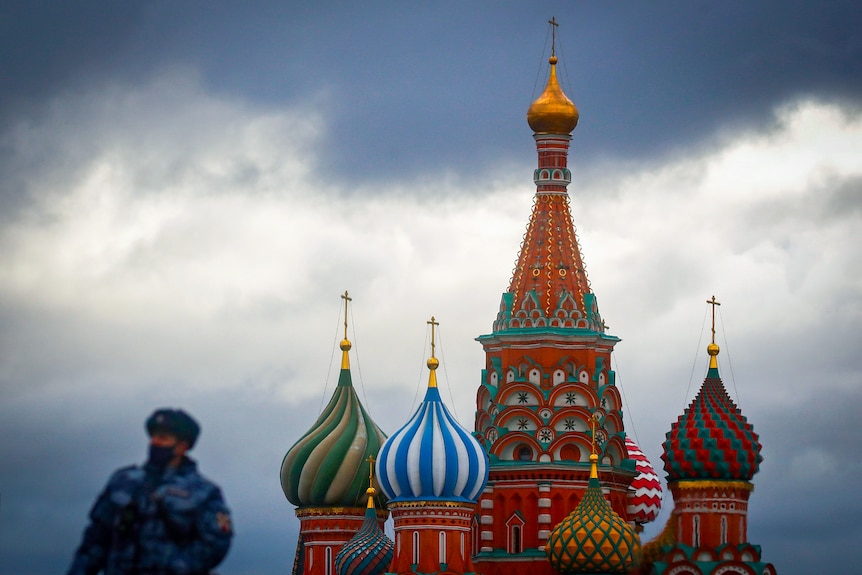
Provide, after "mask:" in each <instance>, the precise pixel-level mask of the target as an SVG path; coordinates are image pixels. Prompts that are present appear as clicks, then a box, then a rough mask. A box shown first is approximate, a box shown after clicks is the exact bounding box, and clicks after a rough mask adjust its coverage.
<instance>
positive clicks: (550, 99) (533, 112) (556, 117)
mask: <svg viewBox="0 0 862 575" xmlns="http://www.w3.org/2000/svg"><path fill="white" fill-rule="evenodd" d="M548 24H550V26H551V57H550V58H549V59H548V63H550V65H551V71H550V73H549V75H548V83H547V85H546V86H545V91H544V92H542V94H541V95H540V96H539V97H538V98H537V99H536V100H535V101H534V102H533V103H532V104H531V105H530V108H529V110H527V123H528V124H529V125H530V127H531V128H532V129H533V132H535V133H537V134H571V133H572V130H574V129H575V126H577V125H578V118H579V114H578V108H577V107H576V106H575V105H574V104H573V103H572V101H571V100H569V98H568V97H567V96H566V94H565V93H564V92H563V90H562V88H560V85H559V83H558V82H557V27H558V26H559V24H558V23H557V19H556V18H551V19H550V20H548Z"/></svg>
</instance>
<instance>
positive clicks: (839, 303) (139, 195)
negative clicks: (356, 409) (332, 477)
mask: <svg viewBox="0 0 862 575" xmlns="http://www.w3.org/2000/svg"><path fill="white" fill-rule="evenodd" d="M777 114H778V115H777V123H776V126H775V128H774V129H773V130H771V131H770V132H769V133H766V134H756V133H743V134H738V135H736V136H734V137H728V138H727V140H726V142H725V143H724V144H723V146H721V147H719V148H718V149H713V150H710V151H709V152H704V153H700V154H695V155H694V156H693V157H680V158H670V159H668V160H667V161H666V162H665V163H664V164H662V165H657V166H648V167H642V168H640V169H638V170H637V171H635V172H634V173H632V172H631V171H628V170H627V169H623V168H616V169H615V168H614V166H612V165H609V166H607V168H608V170H607V171H603V173H602V174H601V175H595V176H589V175H588V176H587V177H585V178H584V179H583V180H582V181H580V182H576V183H575V184H573V185H572V192H573V194H572V196H573V199H572V206H573V209H572V211H573V215H574V219H575V223H576V225H577V226H578V228H579V230H580V234H581V239H582V242H583V248H584V254H585V259H586V262H587V266H588V270H589V272H590V274H591V278H592V285H593V288H594V290H595V291H596V293H597V295H598V298H599V302H600V304H601V306H602V312H603V315H604V316H605V317H606V318H607V321H608V323H609V324H610V326H611V332H612V333H614V334H615V335H618V336H620V337H622V338H623V340H624V341H623V343H621V344H620V345H619V346H618V351H617V354H616V355H617V360H618V366H617V369H618V371H619V374H620V379H621V382H622V385H623V386H624V389H625V395H626V398H627V402H628V403H629V405H627V406H626V411H627V413H626V416H627V418H634V422H635V425H636V426H637V430H638V440H639V441H640V443H641V447H642V448H643V449H644V451H645V452H646V453H647V454H648V456H649V457H650V458H651V460H652V461H653V464H654V465H655V466H656V468H657V469H660V466H661V462H660V460H659V457H658V455H659V452H658V449H659V444H660V442H661V440H662V439H663V433H664V431H666V430H667V429H668V428H669V426H670V423H671V422H672V421H673V420H675V418H676V416H677V415H678V414H679V412H680V411H681V409H682V408H683V407H684V403H685V401H686V399H685V394H686V387H687V386H688V385H689V383H690V382H689V380H690V373H691V365H692V361H693V356H696V357H697V361H699V362H705V359H706V355H705V353H704V351H703V347H704V346H705V343H706V342H705V341H703V345H701V347H700V349H695V347H696V346H697V343H698V342H697V338H698V337H699V336H700V334H702V325H701V322H702V320H703V317H704V315H703V314H704V307H705V303H704V300H705V299H706V298H708V297H709V296H710V295H712V294H715V295H716V296H717V297H718V299H719V300H720V301H722V302H723V303H724V305H723V307H722V316H721V317H722V319H723V320H726V322H727V323H726V325H727V328H728V330H727V336H726V338H727V340H728V341H729V342H730V345H729V346H725V343H724V340H720V341H719V343H720V344H721V345H722V346H723V353H722V356H721V358H722V360H723V361H726V360H727V359H728V358H729V357H732V358H733V370H734V371H735V376H737V377H739V378H740V380H739V383H738V387H739V391H740V393H741V394H742V396H743V399H745V401H744V402H743V403H742V408H743V410H744V412H745V413H746V414H747V415H748V416H749V418H750V420H751V421H752V422H753V424H754V426H755V429H758V419H757V418H758V416H761V415H765V414H766V413H770V412H769V411H768V410H767V406H770V405H773V404H774V402H775V401H782V402H786V403H787V405H788V407H789V408H793V406H794V405H798V403H799V402H805V401H809V398H810V397H812V396H813V395H815V394H816V393H820V392H822V390H823V388H829V386H842V387H843V386H847V385H849V383H848V382H851V383H852V382H855V381H858V376H859V373H860V366H859V362H858V360H857V359H856V356H855V354H851V353H850V352H846V353H845V352H843V351H842V349H844V348H847V349H849V346H846V345H845V344H844V343H843V342H844V340H845V339H846V338H848V337H855V340H856V341H858V336H859V330H858V327H857V326H858V325H859V319H860V315H862V297H860V296H862V282H860V270H862V265H860V264H862V261H860V257H862V256H860V255H859V254H860V252H859V250H858V249H856V248H855V240H856V236H857V235H858V230H859V229H862V228H860V218H862V211H860V210H859V208H858V205H859V200H858V194H857V193H856V191H855V190H858V186H859V181H860V180H859V178H860V172H862V168H860V166H859V164H858V160H857V161H854V159H856V158H854V153H853V151H854V150H858V149H860V146H862V122H860V120H859V119H858V118H853V117H851V116H848V115H845V114H843V113H842V111H841V110H840V109H839V108H837V107H835V106H833V105H826V104H822V103H818V102H801V103H798V104H797V105H795V106H792V107H787V108H784V109H782V110H780V111H778V113H777ZM325 117H326V110H322V109H316V108H314V107H313V106H309V107H305V108H303V109H297V110H288V111H272V110H259V109H255V108H251V107H249V106H247V105H245V104H242V103H240V102H235V101H229V100H224V99H219V98H216V97H214V96H211V95H207V94H205V93H204V92H203V91H202V89H201V88H200V86H199V85H198V83H197V81H196V80H195V78H193V77H192V78H189V77H187V76H184V75H183V74H181V73H179V72H175V73H174V74H172V75H170V76H168V77H167V78H166V79H164V80H162V81H160V82H157V83H155V84H153V85H150V86H145V87H144V88H143V89H142V90H140V91H138V92H125V91H123V89H122V88H120V87H116V88H114V89H111V90H108V91H106V92H104V93H99V94H86V95H81V96H80V97H77V98H72V99H71V100H67V101H63V100H58V101H57V103H56V104H55V106H54V108H53V109H52V110H51V113H50V114H48V115H47V116H46V118H45V119H43V120H42V121H41V122H39V123H36V124H28V125H25V124H21V125H19V126H17V127H15V129H14V130H13V131H11V132H9V133H7V134H6V136H4V142H5V143H6V145H7V146H11V148H12V149H14V150H15V152H14V159H13V161H12V162H11V164H10V165H11V166H12V167H13V168H15V170H16V171H15V172H14V174H12V175H11V178H12V179H13V180H14V181H20V182H27V185H26V190H27V193H28V194H30V196H31V197H32V198H33V199H32V203H31V204H30V206H29V209H28V210H27V211H26V212H24V213H23V214H22V215H21V216H20V217H17V218H15V219H13V220H8V221H5V222H4V223H3V224H2V226H3V227H2V228H0V313H2V315H3V316H5V317H8V318H11V321H10V322H7V325H8V326H12V327H10V328H9V329H7V330H5V331H4V332H2V333H0V341H2V348H3V350H2V351H0V354H2V355H0V359H2V363H0V365H2V367H0V380H2V384H3V388H4V390H6V391H5V392H4V393H10V394H11V396H12V397H16V398H17V399H16V405H17V406H19V407H21V408H23V409H24V410H25V411H26V410H27V409H35V408H36V407H35V406H40V409H45V408H46V405H47V406H48V409H49V411H51V412H54V411H56V412H61V411H62V409H63V408H64V407H66V406H69V405H75V406H77V409H80V410H82V411H83V412H85V413H91V412H93V408H92V407H90V406H88V404H91V403H94V402H101V401H104V402H106V403H108V404H111V405H116V406H117V410H118V412H122V413H123V414H124V415H126V416H130V417H131V416H138V414H140V413H146V412H147V411H148V410H149V409H150V408H152V407H154V405H155V404H171V403H183V402H192V403H193V404H194V405H196V406H198V412H199V413H204V414H208V416H209V417H210V418H214V417H215V418H217V417H219V415H218V414H222V413H230V417H229V419H230V421H231V422H233V423H234V424H235V425H238V426H239V427H240V428H242V427H243V426H242V424H239V423H238V422H240V421H249V422H250V423H248V427H249V428H250V429H254V430H255V433H256V434H257V435H255V437H254V440H253V441H251V442H250V443H251V444H252V446H251V449H252V450H253V453H254V454H255V455H249V454H245V455H244V457H245V458H249V459H252V460H253V461H254V462H255V463H259V462H260V461H261V460H262V459H265V458H266V457H270V456H271V457H272V459H273V462H272V463H273V469H275V467H276V466H277V464H278V461H279V460H280V457H281V455H280V454H281V453H283V452H284V451H286V450H287V448H288V447H290V445H291V444H292V443H293V441H294V440H295V439H297V438H298V437H299V436H300V434H301V433H302V432H303V431H304V430H305V429H306V427H307V426H308V425H310V423H311V421H312V420H313V419H314V416H315V414H316V410H317V409H318V406H319V403H320V400H321V394H322V393H323V391H322V388H323V384H324V383H325V382H326V381H327V377H329V389H330V390H331V388H332V385H333V383H334V382H333V380H332V376H331V375H329V376H328V375H327V369H328V368H329V367H330V354H331V353H332V352H333V350H334V344H333V341H337V340H338V339H340V337H341V333H340V330H341V323H340V322H341V320H340V316H339V314H340V310H341V305H342V302H341V300H340V299H339V298H338V296H339V294H341V293H342V292H343V291H344V290H345V289H349V290H350V291H351V294H352V295H353V296H354V298H355V299H354V303H353V308H352V325H351V329H350V334H349V335H350V337H351V338H352V339H354V343H355V345H356V347H355V353H354V354H353V361H354V366H357V364H358V365H359V366H360V367H361V379H362V385H363V388H364V389H367V391H368V392H369V396H370V398H371V401H369V406H368V407H369V408H370V410H371V412H372V414H373V416H374V417H375V418H376V419H377V420H378V423H380V424H381V426H383V427H384V429H386V430H387V431H389V432H392V431H394V427H395V426H397V425H399V424H400V423H402V422H403V421H406V419H407V416H408V412H409V410H410V409H411V407H410V403H411V401H413V399H414V396H415V391H416V389H417V387H418V388H421V387H422V386H423V385H424V383H425V381H427V380H426V379H425V377H426V375H425V372H424V369H423V366H424V359H425V356H426V355H427V351H428V350H427V348H426V347H425V346H426V344H425V343H423V342H424V341H425V337H426V332H425V329H426V325H425V321H426V320H427V319H428V318H429V317H430V316H431V315H435V316H436V317H437V319H438V320H439V321H440V322H441V337H442V341H441V343H442V351H443V360H444V362H445V364H444V365H445V371H444V372H443V381H442V385H443V387H444V397H446V398H447V400H448V389H449V387H451V390H452V394H453V396H454V405H453V406H452V407H454V408H455V410H456V412H457V414H458V416H459V418H460V420H461V422H462V423H463V424H464V425H465V426H467V427H470V426H471V425H472V414H473V409H474V405H473V401H474V398H475V391H476V388H477V385H478V382H479V371H480V369H481V367H482V364H483V360H482V352H481V347H480V346H479V344H478V343H476V342H474V341H473V338H474V337H476V336H477V335H479V334H481V333H485V332H486V331H487V330H488V329H490V326H491V322H492V321H493V319H494V316H495V314H496V310H497V305H498V302H499V297H500V293H501V292H502V291H503V290H504V289H505V288H506V286H507V283H508V280H509V277H510V273H511V268H512V266H513V263H514V261H515V256H516V252H517V249H518V246H519V244H520V239H521V235H522V233H523V230H524V226H525V224H526V222H527V219H528V216H529V210H530V205H531V204H530V202H531V196H532V189H531V185H530V182H529V177H530V173H529V172H526V173H521V172H520V171H514V170H512V169H511V168H508V167H501V168H499V169H498V170H497V171H496V172H495V173H494V176H493V178H492V177H491V176H490V175H489V176H488V179H487V182H486V181H485V180H476V179H474V177H472V176H471V178H466V177H459V176H458V175H452V174H444V175H441V177H440V179H439V180H434V179H433V178H431V179H429V177H428V176H426V179H424V180H423V181H421V182H416V181H399V180H398V179H397V178H393V180H392V181H391V182H389V183H388V184H386V185H385V186H383V187H382V188H379V189H375V190H373V191H371V192H370V191H369V190H366V189H362V187H361V186H360V185H357V186H356V189H347V188H341V187H340V185H338V184H336V183H335V182H334V181H333V180H331V179H329V178H327V177H326V175H325V169H326V150H325V149H324V148H323V146H322V145H321V142H322V141H323V140H324V137H325V135H326V130H327V129H328V127H327V126H326V124H325V122H324V121H323V120H322V118H325ZM46 150H49V151H51V154H50V157H43V154H44V152H45V151H46ZM37 158H38V161H37ZM477 181H481V182H482V183H483V184H484V185H485V186H486V188H485V189H484V190H483V191H482V192H481V193H478V194H477V193H470V194H464V193H460V192H461V190H459V186H463V185H468V184H469V185H475V182H477ZM465 182H466V183H468V184H465ZM853 186H857V187H856V188H853ZM842 190H843V191H842ZM841 194H843V195H841ZM839 196H840V197H839ZM836 206H845V207H844V208H843V209H838V208H836ZM830 334H833V336H832V337H830ZM731 352H732V355H731ZM824 357H826V358H829V361H828V362H827V363H829V364H831V365H828V366H827V365H824V359H823V358H824ZM360 360H361V362H360ZM790 361H792V362H793V364H792V365H788V362H790ZM836 363H837V364H840V365H836ZM336 365H337V362H336ZM725 365H727V364H725ZM825 367H832V368H839V369H843V370H844V372H845V373H846V374H848V375H847V376H846V377H845V378H843V379H842V378H835V379H830V378H824V379H820V380H818V382H817V389H816V390H814V389H812V387H811V377H812V376H814V375H815V374H817V373H818V372H819V371H820V370H822V369H824V368H825ZM722 373H723V374H724V376H725V380H726V382H728V387H729V388H730V389H731V391H732V392H733V386H732V385H731V383H730V382H729V381H728V380H729V379H730V377H729V376H730V375H731V374H730V373H729V369H726V368H725V367H724V366H723V367H722ZM354 378H355V379H357V380H358V379H359V374H358V373H355V374H354ZM701 378H702V371H698V370H696V371H695V372H694V376H693V380H694V381H693V383H692V384H691V385H692V389H690V390H689V391H688V398H689V399H690V398H691V396H692V395H693V393H694V392H695V391H696V388H697V386H698V385H699V381H700V379H701ZM447 379H448V383H449V387H447V386H446V380H447ZM788 391H789V392H791V394H790V395H788ZM327 393H329V392H327ZM383 394H386V395H385V399H383V398H384V395H383ZM238 398H241V400H240V399H238ZM374 398H378V399H377V401H382V402H384V404H385V407H386V409H376V408H375V405H374ZM126 401H128V403H124V402H126ZM749 402H750V403H749ZM301 406H308V409H305V410H303V409H298V408H299V407H301ZM392 406H400V407H395V408H394V409H393V408H392ZM262 412H265V414H263V415H262ZM280 412H285V413H287V412H289V413H290V414H291V418H290V420H289V421H285V422H284V424H283V425H282V426H281V427H280V428H279V429H277V430H272V432H271V433H270V434H267V429H264V428H263V427H262V425H263V424H262V423H261V422H276V421H280V419H279V417H278V414H279V413H280ZM7 415H8V414H7ZM17 417H20V418H21V421H24V420H26V417H27V414H26V413H19V414H17ZM118 417H119V416H118ZM252 422H253V423H252ZM59 425H69V426H74V425H75V423H74V422H69V421H60V422H59ZM91 425H92V424H91ZM136 425H137V424H136ZM206 426H207V421H204V427H205V429H206ZM56 431H57V432H58V433H63V430H62V429H58V430H56ZM237 433H238V434H239V437H240V438H242V437H243V435H242V433H243V432H242V430H241V429H239V430H237ZM215 437H217V438H218V439H219V440H220V441H228V440H229V441H231V444H232V445H233V444H234V443H236V441H237V439H236V438H235V437H232V436H230V435H229V434H225V432H224V431H219V432H216V435H215ZM788 437H792V435H791V434H789V433H788ZM788 437H783V438H779V439H778V441H780V442H781V443H780V444H778V445H775V446H773V447H772V449H773V450H774V451H775V452H779V453H781V452H783V451H786V450H788V449H790V448H789V447H788V446H787V445H786V444H787V443H788V442H789V441H791V439H788ZM767 440H776V439H775V438H774V437H769V438H764V441H765V442H766V441H767ZM239 443H240V444H243V442H242V441H241V440H240V441H239ZM815 448H816V447H815ZM767 464H768V463H767ZM229 467H230V465H229V464H225V467H224V468H221V469H218V470H216V471H214V472H213V475H214V476H216V477H218V475H219V474H220V473H224V474H225V475H226V476H227V479H226V481H227V482H228V483H230V484H236V485H239V484H241V479H240V477H239V476H238V475H237V474H238V473H239V472H235V471H232V470H230V469H228V468H229ZM271 479H272V481H273V485H275V483H274V482H275V481H276V479H275V473H274V472H273V475H272V478H271ZM96 481H101V478H98V479H96ZM762 491H765V493H764V494H763V495H762V494H761V493H762ZM768 492H769V488H768V486H767V487H765V488H764V489H762V490H761V489H759V490H758V493H757V497H761V496H763V497H768V495H767V494H768ZM242 497H243V499H242V501H243V502H245V503H247V504H248V505H252V506H254V505H258V506H261V507H263V506H264V505H265V502H263V501H258V500H256V499H254V496H253V495H249V494H243V496H242ZM286 517H287V514H286ZM285 520H286V521H287V520H288V519H285ZM765 551H766V553H767V556H769V552H770V550H769V549H765Z"/></svg>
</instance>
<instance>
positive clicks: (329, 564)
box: [323, 547, 332, 575]
mask: <svg viewBox="0 0 862 575" xmlns="http://www.w3.org/2000/svg"><path fill="white" fill-rule="evenodd" d="M324 557H326V564H325V565H324V566H323V572H324V573H325V574H326V575H332V547H327V548H326V552H325V553H324Z"/></svg>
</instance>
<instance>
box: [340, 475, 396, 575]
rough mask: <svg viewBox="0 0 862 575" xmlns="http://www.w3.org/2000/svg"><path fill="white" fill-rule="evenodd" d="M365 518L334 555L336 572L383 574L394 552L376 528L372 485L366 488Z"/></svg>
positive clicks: (369, 574)
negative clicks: (366, 504)
mask: <svg viewBox="0 0 862 575" xmlns="http://www.w3.org/2000/svg"><path fill="white" fill-rule="evenodd" d="M366 493H368V506H367V507H366V509H365V521H363V522H362V527H360V528H359V531H357V532H356V535H354V536H353V537H352V538H351V539H350V541H348V542H347V543H345V544H344V547H342V548H341V551H339V552H338V555H336V556H335V572H336V574H337V575H380V574H381V573H384V572H385V571H386V570H387V569H388V567H389V564H390V563H392V556H393V555H394V552H395V544H394V543H393V542H392V540H391V539H389V538H388V537H387V536H386V535H384V534H383V531H381V530H380V524H379V523H378V518H377V511H376V510H375V509H374V493H375V490H374V488H373V487H369V488H368V490H367V491H366Z"/></svg>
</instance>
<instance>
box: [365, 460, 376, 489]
mask: <svg viewBox="0 0 862 575" xmlns="http://www.w3.org/2000/svg"><path fill="white" fill-rule="evenodd" d="M365 461H367V462H368V486H369V487H370V486H371V482H372V481H373V479H374V456H373V455H369V456H368V459H366V460H365Z"/></svg>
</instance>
